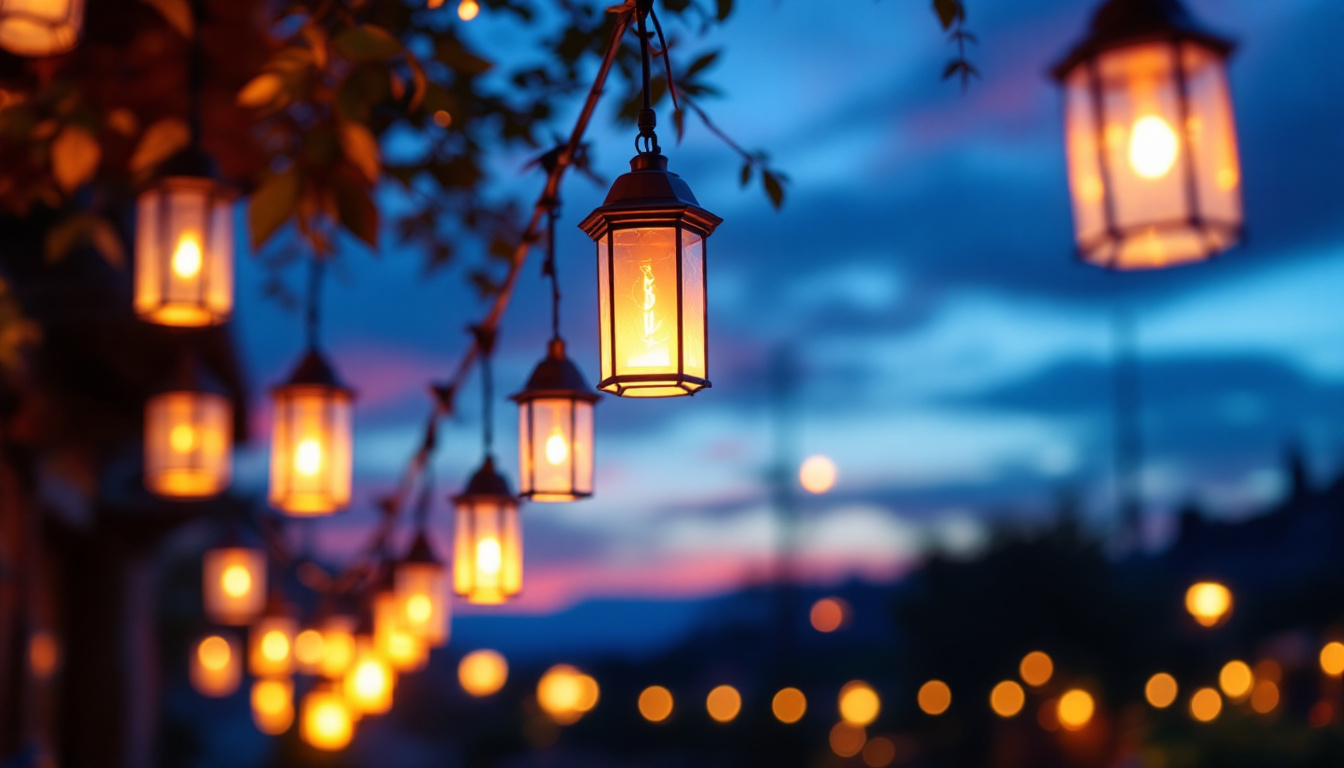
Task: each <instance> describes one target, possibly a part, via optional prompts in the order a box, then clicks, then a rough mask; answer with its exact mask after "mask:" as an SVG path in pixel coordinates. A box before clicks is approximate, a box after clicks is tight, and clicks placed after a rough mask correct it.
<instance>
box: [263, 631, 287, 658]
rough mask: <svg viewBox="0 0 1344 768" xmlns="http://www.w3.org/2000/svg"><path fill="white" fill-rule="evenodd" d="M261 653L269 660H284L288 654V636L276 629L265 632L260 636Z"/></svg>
mask: <svg viewBox="0 0 1344 768" xmlns="http://www.w3.org/2000/svg"><path fill="white" fill-rule="evenodd" d="M261 653H262V655H263V656H265V657H266V658H267V659H269V660H271V661H284V660H285V658H286V657H287V656H289V638H287V637H285V633H284V632H280V631H278V630H271V631H270V632H267V633H266V636H265V637H263V638H261Z"/></svg>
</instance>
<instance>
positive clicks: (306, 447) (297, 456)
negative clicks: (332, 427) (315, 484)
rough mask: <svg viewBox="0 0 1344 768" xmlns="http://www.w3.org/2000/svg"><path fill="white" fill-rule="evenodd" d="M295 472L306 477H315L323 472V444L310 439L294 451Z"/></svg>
mask: <svg viewBox="0 0 1344 768" xmlns="http://www.w3.org/2000/svg"><path fill="white" fill-rule="evenodd" d="M294 470H295V471H296V472H298V473H299V474H300V475H303V476H304V477H315V476H317V475H318V474H319V473H320V472H321V471H322V444H321V443H319V442H318V441H317V440H315V439H312V438H309V439H307V440H304V441H303V442H301V443H299V446H298V448H296V449H295V450H294Z"/></svg>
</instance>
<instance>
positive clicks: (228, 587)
mask: <svg viewBox="0 0 1344 768" xmlns="http://www.w3.org/2000/svg"><path fill="white" fill-rule="evenodd" d="M219 581H220V586H221V587H223V588H224V594H226V595H228V596H229V597H242V596H244V595H246V594H247V593H248V592H250V591H251V590H252V574H250V573H248V572H247V569H246V568H244V567H243V566H241V565H231V566H229V567H228V568H225V569H224V575H222V576H220V578H219Z"/></svg>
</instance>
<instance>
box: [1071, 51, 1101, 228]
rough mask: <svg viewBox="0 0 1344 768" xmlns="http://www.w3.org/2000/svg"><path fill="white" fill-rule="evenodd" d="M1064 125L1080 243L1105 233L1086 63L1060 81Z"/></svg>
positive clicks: (1099, 159) (1097, 152)
mask: <svg viewBox="0 0 1344 768" xmlns="http://www.w3.org/2000/svg"><path fill="white" fill-rule="evenodd" d="M1064 109H1065V126H1066V130H1067V131H1068V136H1067V141H1066V143H1067V146H1068V157H1069V186H1070V187H1071V189H1072V192H1073V216H1074V225H1075V227H1076V229H1077V233H1078V243H1079V245H1080V246H1082V247H1087V244H1089V243H1094V242H1098V241H1100V240H1102V239H1104V238H1105V237H1106V227H1107V224H1106V199H1105V198H1106V187H1105V183H1104V181H1103V176H1102V171H1101V156H1100V154H1099V151H1098V141H1097V140H1098V137H1099V136H1100V135H1101V131H1100V130H1098V128H1097V123H1096V112H1095V110H1094V109H1093V103H1092V77H1091V73H1090V72H1089V71H1088V69H1087V68H1086V67H1078V68H1077V69H1075V70H1073V73H1072V74H1071V75H1069V77H1068V79H1067V80H1066V81H1065V83H1064Z"/></svg>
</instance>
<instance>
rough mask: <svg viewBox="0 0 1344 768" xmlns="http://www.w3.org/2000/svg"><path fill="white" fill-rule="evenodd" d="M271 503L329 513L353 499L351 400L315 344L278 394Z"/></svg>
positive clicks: (299, 512) (309, 512)
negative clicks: (351, 494) (351, 478)
mask: <svg viewBox="0 0 1344 768" xmlns="http://www.w3.org/2000/svg"><path fill="white" fill-rule="evenodd" d="M273 398H274V402H275V417H274V418H275V432H274V435H273V438H272V440H271V493H270V499H271V505H272V506H274V507H276V508H277V509H280V510H283V511H284V512H287V513H289V514H291V515H296V516H305V517H307V516H317V515H329V514H331V513H333V512H336V511H337V510H340V509H341V508H343V507H345V505H346V504H348V503H349V502H350V476H351V469H352V466H353V464H352V461H353V459H352V449H351V404H352V402H353V401H354V391H353V390H351V389H350V388H349V387H347V386H345V385H344V384H342V383H341V381H340V379H339V378H337V376H336V372H335V371H334V370H333V369H332V367H331V365H329V364H328V363H327V360H326V358H324V357H323V356H322V353H320V352H318V351H317V348H316V347H315V346H310V347H309V350H308V354H306V355H305V356H304V358H303V360H302V361H301V362H300V363H299V366H298V368H296V369H295V370H294V373H293V374H292V375H291V376H290V377H289V380H288V381H287V382H285V383H284V384H283V385H281V386H279V387H277V388H276V389H275V391H274V394H273Z"/></svg>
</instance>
